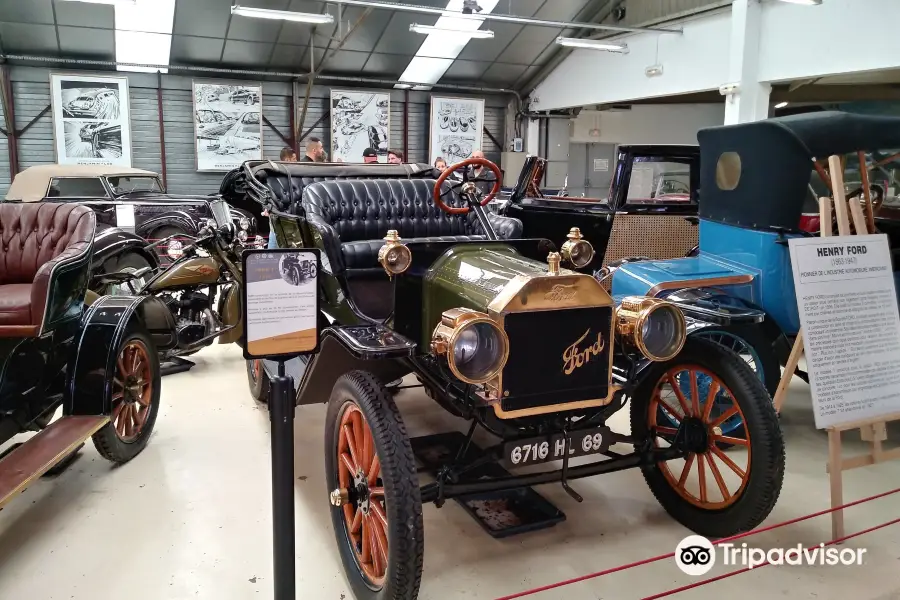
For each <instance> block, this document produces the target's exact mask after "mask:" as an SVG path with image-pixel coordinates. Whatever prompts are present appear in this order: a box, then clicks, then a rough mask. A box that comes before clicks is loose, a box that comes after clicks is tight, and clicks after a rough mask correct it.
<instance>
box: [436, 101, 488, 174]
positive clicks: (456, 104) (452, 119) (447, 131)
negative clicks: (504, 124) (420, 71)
mask: <svg viewBox="0 0 900 600" xmlns="http://www.w3.org/2000/svg"><path fill="white" fill-rule="evenodd" d="M483 129H484V100H483V99H481V98H442V97H438V96H432V97H431V137H430V138H429V139H430V149H429V152H428V162H429V163H431V164H434V161H435V159H437V158H438V157H441V158H443V159H444V160H445V161H447V164H448V165H452V164H454V163H458V162H460V161H463V160H465V159H467V158H469V157H470V156H471V155H472V152H474V151H475V150H481V138H482V137H483V135H484V134H483Z"/></svg>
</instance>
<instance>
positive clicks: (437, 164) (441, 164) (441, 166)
mask: <svg viewBox="0 0 900 600" xmlns="http://www.w3.org/2000/svg"><path fill="white" fill-rule="evenodd" d="M434 168H435V169H437V170H438V171H441V172H444V171H446V170H447V161H446V160H444V158H443V157H441V156H438V157H437V158H436V159H434Z"/></svg>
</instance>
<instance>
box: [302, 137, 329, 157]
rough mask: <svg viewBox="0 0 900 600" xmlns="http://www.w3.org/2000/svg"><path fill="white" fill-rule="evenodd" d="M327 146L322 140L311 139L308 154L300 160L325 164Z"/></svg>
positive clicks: (307, 149)
mask: <svg viewBox="0 0 900 600" xmlns="http://www.w3.org/2000/svg"><path fill="white" fill-rule="evenodd" d="M325 158H326V157H325V146H323V145H322V140H320V139H319V138H317V137H311V138H309V140H307V142H306V154H304V155H303V158H301V159H300V162H325Z"/></svg>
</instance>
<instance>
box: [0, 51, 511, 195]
mask: <svg viewBox="0 0 900 600" xmlns="http://www.w3.org/2000/svg"><path fill="white" fill-rule="evenodd" d="M73 72H74V71H73ZM78 72H81V71H78ZM108 74H109V73H107V75H108ZM127 77H128V79H129V95H130V107H131V131H132V163H133V165H134V166H135V167H137V168H141V169H147V170H150V171H155V172H161V170H162V160H161V156H160V139H159V103H158V100H157V85H158V83H159V80H158V78H157V76H156V75H152V74H140V73H134V74H133V73H129V74H127ZM12 79H13V96H14V103H15V104H14V106H15V112H16V126H17V127H19V128H21V127H24V126H25V125H26V124H27V123H28V122H30V121H31V120H32V119H33V118H34V117H35V116H36V115H38V114H40V113H41V111H43V110H44V109H45V108H46V107H47V106H49V104H50V69H42V68H33V67H16V68H14V69H13V71H12ZM191 84H192V79H191V78H190V77H184V76H178V75H164V76H163V77H162V87H163V92H162V97H163V125H164V131H165V138H166V167H167V168H166V171H167V183H168V189H169V191H170V192H172V193H177V194H198V195H207V194H214V193H216V192H217V191H218V190H219V184H220V183H221V181H222V177H223V176H224V173H220V172H212V173H198V172H197V170H196V158H195V150H194V148H195V147H194V122H193V102H192V98H191ZM300 91H301V94H303V93H304V92H305V87H303V86H301V88H300ZM291 93H292V86H291V85H290V84H289V83H283V82H265V83H263V109H262V113H263V116H264V117H265V118H266V119H267V120H268V121H269V122H270V123H271V125H272V126H273V127H275V128H277V129H278V130H279V131H280V132H281V133H282V134H283V135H284V136H285V137H288V138H290V134H291V129H290V106H291V98H290V97H291ZM407 98H408V101H409V112H408V118H409V121H408V125H407V135H408V148H407V150H408V155H409V156H408V157H407V160H409V161H414V162H427V161H428V135H429V131H428V130H429V127H428V120H429V118H430V95H429V94H428V93H424V92H410V93H408V94H407V93H404V92H403V91H400V90H393V91H392V92H391V142H390V143H391V147H392V148H395V149H398V150H402V149H403V117H404V102H405V101H406V99H407ZM302 102H303V97H302V96H301V98H298V101H297V106H298V111H297V118H299V116H300V109H301V108H302V104H301V103H302ZM329 102H330V87H326V86H314V87H313V90H312V93H311V96H310V100H309V108H308V110H307V113H306V118H305V122H304V123H303V124H302V128H301V132H302V133H306V132H307V130H309V129H310V128H311V127H312V130H311V131H310V132H309V134H308V135H307V139H308V138H309V137H318V138H320V139H321V140H322V141H323V143H324V144H325V148H326V149H330V147H331V139H330V137H331V136H330V123H331V120H330V118H329V116H328V115H326V113H328V111H329ZM505 111H506V99H505V98H503V97H500V96H498V97H487V98H486V99H485V113H484V125H485V128H487V129H488V130H490V132H491V133H492V134H493V135H494V137H496V138H497V140H498V141H499V142H500V143H501V144H504V143H505V140H504V139H503V136H504V130H505V127H504V119H505ZM323 115H325V117H324V118H323ZM320 119H321V120H320ZM0 121H2V113H0ZM314 124H315V127H313V125H314ZM284 146H285V142H284V140H282V139H281V137H280V136H279V135H278V134H277V133H276V132H275V131H273V130H272V129H271V128H270V127H269V126H267V125H265V124H264V125H263V155H264V157H266V158H272V159H277V158H278V155H279V153H280V152H281V149H282V148H283V147H284ZM300 146H301V147H300V152H301V154H302V153H303V152H304V147H303V143H301V145H300ZM482 147H483V148H484V152H485V154H486V155H487V157H488V158H489V159H491V160H494V161H497V162H499V160H500V152H501V150H502V149H501V148H499V147H498V146H497V145H496V144H494V142H493V141H492V140H491V139H490V138H489V137H488V136H487V135H485V136H484V140H483V145H482ZM55 160H56V159H55V154H54V149H53V119H52V116H51V114H50V113H49V112H47V113H46V114H45V115H43V116H42V117H41V118H40V119H38V120H37V121H36V122H35V123H34V124H33V125H32V126H31V127H30V128H29V129H28V131H27V132H26V133H25V134H24V135H23V136H22V137H21V138H20V139H19V168H20V169H25V168H27V167H30V166H32V165H36V164H45V163H53V162H55ZM8 164H9V152H8V145H7V142H6V140H5V139H3V138H2V136H0V197H2V196H3V195H5V194H6V190H7V188H8V187H9V175H8V173H9V170H8V168H6V166H5V165H8Z"/></svg>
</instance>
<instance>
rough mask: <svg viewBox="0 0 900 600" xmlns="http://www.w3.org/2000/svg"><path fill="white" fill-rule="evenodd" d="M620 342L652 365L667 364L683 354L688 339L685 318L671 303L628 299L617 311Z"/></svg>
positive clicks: (638, 297) (636, 298) (652, 299)
mask: <svg viewBox="0 0 900 600" xmlns="http://www.w3.org/2000/svg"><path fill="white" fill-rule="evenodd" d="M616 331H617V333H618V335H619V336H621V339H622V340H623V341H625V342H626V343H628V344H630V345H632V346H634V347H635V348H637V349H638V350H639V351H640V352H641V354H643V355H644V356H646V357H647V358H649V359H650V360H652V361H658V362H659V361H666V360H669V359H672V358H674V357H675V356H677V355H678V353H679V352H681V348H682V347H683V346H684V341H685V339H686V338H687V325H686V323H685V320H684V314H683V313H682V312H681V309H679V308H678V307H677V306H675V305H674V304H672V303H671V302H666V301H665V300H660V299H658V298H645V297H642V296H629V297H627V298H625V299H624V300H622V303H621V304H620V305H619V308H618V309H616Z"/></svg>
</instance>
